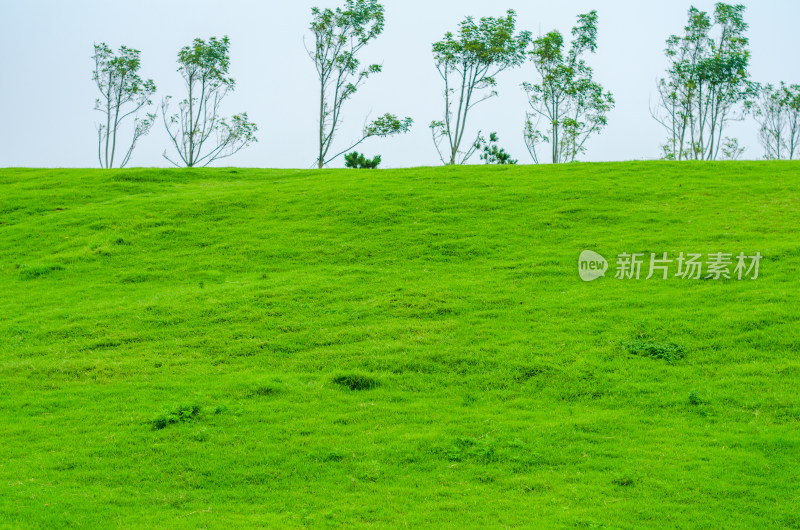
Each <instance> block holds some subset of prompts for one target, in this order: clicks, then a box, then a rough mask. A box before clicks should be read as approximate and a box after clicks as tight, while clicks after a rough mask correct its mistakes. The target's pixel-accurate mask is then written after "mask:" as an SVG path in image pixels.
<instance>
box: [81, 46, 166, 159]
mask: <svg viewBox="0 0 800 530" xmlns="http://www.w3.org/2000/svg"><path fill="white" fill-rule="evenodd" d="M140 54H141V52H139V50H134V49H132V48H128V47H126V46H122V47H120V49H119V52H118V53H117V54H116V55H115V54H114V52H113V51H112V50H111V48H109V47H108V46H107V45H106V44H105V43H104V42H103V43H100V44H95V45H94V56H93V57H92V58H93V59H94V72H93V75H92V79H93V80H94V82H95V84H96V85H97V89H98V90H99V91H100V97H99V98H97V99H96V100H95V106H94V108H95V110H97V111H100V112H102V113H103V114H104V115H105V117H104V120H103V121H104V123H100V124H99V125H98V126H97V158H98V161H99V162H100V167H103V168H112V167H114V162H115V160H116V156H117V142H118V140H119V139H120V134H119V133H120V130H121V129H122V122H123V121H124V120H125V119H126V118H128V117H129V116H133V134H132V136H131V138H130V143H129V144H128V145H127V149H125V151H124V153H125V154H124V155H123V156H122V161H121V162H120V163H119V167H125V166H126V165H127V164H128V162H129V161H130V159H131V154H132V153H133V150H134V148H135V147H136V142H138V140H139V138H141V137H142V136H145V135H146V134H147V133H149V132H150V129H151V128H152V126H153V122H154V121H155V117H156V116H155V114H145V115H144V116H143V117H139V111H140V110H142V109H143V108H144V107H145V106H147V105H150V104H151V103H152V102H151V101H150V97H151V96H152V95H153V94H154V93H155V91H156V85H155V83H154V82H153V80H152V79H148V80H147V81H144V80H142V78H141V77H139V73H138V72H139V68H140V67H141V60H140Z"/></svg>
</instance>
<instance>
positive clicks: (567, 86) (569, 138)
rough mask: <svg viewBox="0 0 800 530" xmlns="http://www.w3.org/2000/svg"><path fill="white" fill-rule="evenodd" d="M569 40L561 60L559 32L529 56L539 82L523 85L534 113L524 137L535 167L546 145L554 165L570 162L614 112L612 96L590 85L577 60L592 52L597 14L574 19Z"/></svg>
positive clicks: (589, 75)
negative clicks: (546, 144)
mask: <svg viewBox="0 0 800 530" xmlns="http://www.w3.org/2000/svg"><path fill="white" fill-rule="evenodd" d="M572 37H573V40H572V46H571V48H570V50H569V52H567V53H566V54H565V53H564V38H563V37H562V35H561V33H559V32H558V31H551V32H550V33H548V34H547V35H545V36H543V37H540V38H538V39H536V40H535V41H534V42H533V50H532V51H531V52H530V57H531V60H532V62H533V64H534V66H535V67H536V71H537V72H538V74H539V77H540V80H539V82H537V83H523V85H522V86H523V88H524V90H525V92H527V94H528V102H529V104H530V106H531V109H532V110H533V112H529V113H527V115H526V119H525V131H524V136H525V145H526V146H527V148H528V152H529V153H530V155H531V157H532V158H533V161H534V162H535V163H537V164H538V163H539V161H540V160H539V154H538V152H537V146H539V145H540V144H542V143H549V144H550V152H551V159H552V162H553V163H554V164H558V163H562V162H573V161H574V160H575V159H576V157H577V156H578V155H580V154H581V153H583V152H584V151H585V150H586V147H585V146H586V141H587V140H588V139H589V138H590V137H591V136H593V135H594V134H597V133H599V132H600V131H601V130H602V129H603V128H604V127H605V126H606V124H607V123H608V121H607V115H608V113H609V111H611V109H613V108H614V97H613V96H612V94H611V92H609V91H607V90H604V89H603V87H602V86H601V85H600V84H599V83H597V82H595V81H594V79H593V71H592V68H591V67H589V65H587V64H586V61H584V60H583V59H582V58H581V56H582V55H583V54H584V53H586V52H590V53H594V51H595V50H596V48H597V12H596V11H591V12H589V13H586V14H583V15H579V16H578V25H577V26H575V27H574V28H572ZM542 121H543V122H544V123H542Z"/></svg>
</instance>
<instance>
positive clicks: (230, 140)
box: [161, 37, 258, 167]
mask: <svg viewBox="0 0 800 530" xmlns="http://www.w3.org/2000/svg"><path fill="white" fill-rule="evenodd" d="M229 48H230V40H229V39H228V37H223V38H222V39H217V38H216V37H211V39H209V41H208V42H206V41H204V40H202V39H195V40H194V42H193V43H192V45H191V46H186V47H184V48H182V49H181V50H180V52H178V64H179V67H178V72H179V73H180V74H181V76H182V77H183V80H184V83H185V84H186V90H187V93H188V96H187V98H186V99H184V100H183V101H181V102H180V103H179V104H178V113H177V114H173V115H172V116H170V117H169V118H168V117H167V112H168V109H169V102H170V99H171V97H170V96H167V97H166V98H164V101H163V102H162V103H161V116H162V118H163V120H164V126H165V127H166V129H167V134H169V137H170V140H171V141H172V145H173V146H174V147H175V150H176V151H177V153H178V159H179V160H180V162H181V163H178V162H176V161H175V160H173V159H171V158H170V157H169V156H168V155H167V151H164V155H163V156H164V158H166V159H167V160H169V161H170V162H171V163H172V164H174V165H175V166H178V167H180V166H181V165H183V166H186V167H195V166H207V165H208V164H210V163H211V162H213V161H215V160H219V159H221V158H226V157H229V156H232V155H234V154H236V153H238V152H239V151H241V150H242V149H244V148H245V147H247V146H248V145H250V144H252V143H253V142H255V141H257V140H256V136H255V133H256V131H258V127H256V125H255V124H254V123H251V122H250V121H248V119H247V113H246V112H242V113H240V114H236V115H234V116H233V117H231V118H230V120H226V119H225V118H221V117H220V115H219V112H220V104H221V103H222V100H223V99H224V98H225V96H226V95H227V94H228V92H229V91H232V90H233V89H234V87H235V85H236V83H235V81H234V80H233V78H232V77H228V71H229V69H230V54H229Z"/></svg>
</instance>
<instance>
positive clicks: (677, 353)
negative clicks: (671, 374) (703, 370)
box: [622, 339, 686, 363]
mask: <svg viewBox="0 0 800 530" xmlns="http://www.w3.org/2000/svg"><path fill="white" fill-rule="evenodd" d="M622 348H623V349H624V350H625V351H627V352H628V353H632V354H633V355H639V356H641V357H652V358H653V359H661V360H662V361H667V362H668V363H674V362H677V361H680V360H681V359H683V358H684V357H685V356H686V349H685V348H684V347H683V346H681V345H680V344H676V343H674V342H653V341H649V340H642V339H633V340H629V341H626V342H623V343H622Z"/></svg>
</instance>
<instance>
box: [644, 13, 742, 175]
mask: <svg viewBox="0 0 800 530" xmlns="http://www.w3.org/2000/svg"><path fill="white" fill-rule="evenodd" d="M744 11H745V7H744V6H743V5H729V4H725V3H722V2H719V3H717V4H716V6H715V9H714V15H713V19H712V17H711V16H710V15H709V14H708V13H706V12H704V11H700V10H698V9H697V8H695V7H692V8H691V9H689V21H688V23H687V25H686V26H685V27H684V33H683V35H672V36H671V37H670V38H669V39H667V49H666V55H667V58H668V59H669V61H670V65H669V68H668V69H667V75H666V77H664V78H662V79H659V81H658V84H657V88H658V100H657V102H656V104H655V106H654V107H653V108H652V109H651V114H652V115H653V117H654V118H655V119H656V120H657V121H658V122H659V123H660V124H661V125H663V126H664V128H665V129H666V130H667V133H668V136H667V141H666V143H665V144H664V145H663V151H664V158H667V159H673V160H688V159H692V160H716V159H717V158H718V157H720V155H721V154H723V152H724V151H723V147H724V146H726V145H731V144H732V140H731V139H729V138H726V137H725V129H726V127H727V126H728V125H729V124H730V122H731V121H736V120H741V119H743V117H744V115H745V114H746V113H747V112H748V110H749V109H750V106H751V104H752V100H753V98H754V96H755V89H756V86H755V84H754V83H753V82H752V81H751V80H750V73H749V71H748V68H749V65H750V49H749V41H748V39H747V37H746V36H745V33H746V31H747V28H748V25H747V24H746V23H745V22H744Z"/></svg>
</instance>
